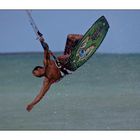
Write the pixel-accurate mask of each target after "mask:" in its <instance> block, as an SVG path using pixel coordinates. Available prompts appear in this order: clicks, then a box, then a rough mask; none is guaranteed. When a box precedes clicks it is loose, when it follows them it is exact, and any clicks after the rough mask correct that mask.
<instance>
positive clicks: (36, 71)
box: [32, 66, 45, 77]
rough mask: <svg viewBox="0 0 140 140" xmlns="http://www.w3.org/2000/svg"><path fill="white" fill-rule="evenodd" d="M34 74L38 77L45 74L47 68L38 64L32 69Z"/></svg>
mask: <svg viewBox="0 0 140 140" xmlns="http://www.w3.org/2000/svg"><path fill="white" fill-rule="evenodd" d="M32 74H33V75H34V76H36V77H42V76H44V74H45V69H44V67H41V66H36V67H35V68H34V69H33V71H32Z"/></svg>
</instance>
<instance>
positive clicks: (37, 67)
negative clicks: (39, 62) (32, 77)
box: [32, 66, 43, 77]
mask: <svg viewBox="0 0 140 140" xmlns="http://www.w3.org/2000/svg"><path fill="white" fill-rule="evenodd" d="M42 68H43V67H42V66H36V67H35V68H34V69H33V70H32V73H34V71H35V70H37V69H42ZM38 77H42V75H41V76H38Z"/></svg>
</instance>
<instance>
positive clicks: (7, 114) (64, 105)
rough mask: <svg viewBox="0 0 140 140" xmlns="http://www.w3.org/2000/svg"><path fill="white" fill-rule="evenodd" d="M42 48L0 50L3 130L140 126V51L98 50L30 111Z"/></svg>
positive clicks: (0, 125)
mask: <svg viewBox="0 0 140 140" xmlns="http://www.w3.org/2000/svg"><path fill="white" fill-rule="evenodd" d="M42 58H43V55H42V53H28V54H26V53H25V54H1V55H0V66H1V68H0V130H140V54H97V53H96V54H95V55H94V56H93V57H92V58H91V59H90V60H89V61H88V62H87V63H86V64H84V65H83V66H82V67H80V68H79V69H78V70H77V71H76V72H74V73H73V74H72V75H69V76H67V77H65V78H64V79H62V80H61V81H60V82H58V83H56V84H54V85H53V86H52V87H51V89H50V90H49V91H48V93H47V94H46V95H45V97H44V98H43V99H42V101H41V102H40V103H39V104H37V105H36V106H35V107H34V108H33V110H32V111H31V112H30V113H29V112H27V111H26V105H27V104H28V103H30V102H31V101H32V100H33V99H34V97H35V96H36V95H37V93H38V91H39V89H40V87H41V85H42V80H43V79H41V78H35V77H33V76H32V74H31V71H32V69H33V68H34V66H36V65H40V64H42Z"/></svg>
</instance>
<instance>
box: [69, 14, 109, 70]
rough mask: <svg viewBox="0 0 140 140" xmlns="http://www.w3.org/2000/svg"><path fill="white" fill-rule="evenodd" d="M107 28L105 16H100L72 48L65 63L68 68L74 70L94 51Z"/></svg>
mask: <svg viewBox="0 0 140 140" xmlns="http://www.w3.org/2000/svg"><path fill="white" fill-rule="evenodd" d="M108 29H109V24H108V22H107V20H106V18H105V17H104V16H102V17H100V18H99V19H98V20H97V21H96V22H95V23H94V24H93V25H92V26H91V27H90V29H89V30H88V31H87V32H86V33H85V34H84V36H83V38H82V39H81V40H80V41H79V42H78V43H77V45H76V46H75V48H74V49H73V50H72V52H71V55H70V57H69V61H68V63H67V67H68V69H69V70H71V71H75V70H76V69H78V68H79V67H80V66H82V65H83V64H84V63H85V62H86V61H87V60H88V59H89V58H90V57H91V56H92V55H93V54H94V53H95V52H96V50H97V49H98V48H99V46H100V44H101V43H102V41H103V40H104V38H105V36H106V34H107V31H108Z"/></svg>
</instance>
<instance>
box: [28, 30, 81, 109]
mask: <svg viewBox="0 0 140 140" xmlns="http://www.w3.org/2000/svg"><path fill="white" fill-rule="evenodd" d="M38 34H39V36H40V38H39V40H40V43H41V45H42V47H43V49H44V59H43V63H44V66H36V67H35V68H34V69H33V71H32V74H33V75H34V76H36V77H44V81H43V84H42V87H41V89H40V91H39V93H38V95H37V96H36V97H35V99H34V100H33V101H32V102H31V103H30V104H28V105H27V108H26V109H27V111H31V110H32V108H33V107H34V106H35V105H36V104H37V103H38V102H39V101H40V100H41V99H42V98H43V97H44V95H45V94H46V93H47V91H48V90H49V88H50V87H51V85H52V84H53V83H55V82H57V81H59V80H60V79H61V78H62V77H63V76H64V75H67V74H69V71H68V67H67V68H66V67H65V64H66V63H67V61H68V58H69V56H70V54H71V51H72V48H74V46H75V45H76V43H77V42H78V41H79V40H80V39H81V38H82V35H76V34H70V35H68V37H67V42H66V47H65V51H64V55H62V56H59V57H57V59H56V60H51V59H50V56H51V52H50V51H49V46H48V44H47V43H46V42H45V40H44V38H43V36H42V34H41V33H40V32H38ZM57 61H58V62H57Z"/></svg>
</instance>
